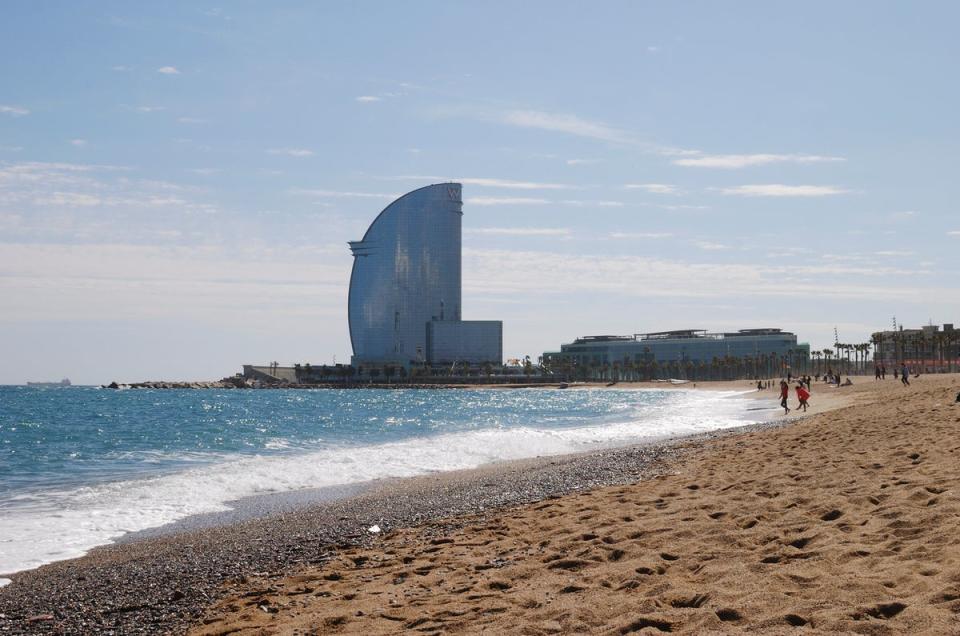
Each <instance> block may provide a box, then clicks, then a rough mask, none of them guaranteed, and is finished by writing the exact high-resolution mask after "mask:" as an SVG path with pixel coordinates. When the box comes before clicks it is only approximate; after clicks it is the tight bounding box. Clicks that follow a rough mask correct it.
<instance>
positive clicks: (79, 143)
mask: <svg viewBox="0 0 960 636" xmlns="http://www.w3.org/2000/svg"><path fill="white" fill-rule="evenodd" d="M70 144H71V145H73V146H78V147H83V146H86V145H87V140H86V139H71V140H70Z"/></svg>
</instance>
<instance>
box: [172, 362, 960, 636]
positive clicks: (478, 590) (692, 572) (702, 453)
mask: <svg viewBox="0 0 960 636" xmlns="http://www.w3.org/2000/svg"><path fill="white" fill-rule="evenodd" d="M855 382H857V384H856V385H855V386H854V387H846V388H844V389H839V390H838V389H824V388H822V385H817V386H815V387H814V395H813V399H812V400H811V402H812V403H813V404H817V403H818V399H821V400H822V399H823V398H820V397H819V396H820V395H821V394H823V395H824V396H826V395H836V394H831V393H825V392H826V391H834V392H837V391H839V392H843V393H844V394H845V395H844V400H843V401H845V402H846V403H847V404H848V406H845V407H842V408H839V409H837V410H833V411H829V412H823V413H820V414H817V415H811V416H810V417H808V418H805V419H802V420H800V421H797V422H795V423H793V424H790V425H789V426H786V427H775V428H765V429H760V430H754V431H752V432H747V433H744V434H739V435H726V436H719V437H717V438H715V439H710V440H708V441H706V442H702V441H698V442H693V441H691V442H686V443H685V444H686V445H687V446H689V448H688V449H687V450H688V451H689V452H681V453H679V454H678V456H677V458H676V459H674V460H672V461H671V463H670V464H669V472H668V474H663V475H660V476H659V477H655V478H650V479H644V480H641V481H639V482H637V483H633V484H626V485H616V486H609V487H604V488H598V489H595V490H592V491H590V492H584V493H579V494H569V495H564V496H560V497H554V498H548V499H545V500H543V501H539V502H535V503H531V504H526V505H522V506H516V507H512V508H508V509H505V510H499V511H494V512H489V513H482V514H474V515H469V516H465V517H460V518H458V519H457V520H456V522H455V523H452V522H450V521H443V520H440V521H432V522H428V523H425V524H423V525H420V526H418V527H412V528H406V529H398V530H392V531H387V532H382V533H380V534H379V535H376V538H375V539H374V541H373V544H372V545H367V546H363V547H342V548H341V549H340V550H338V551H337V553H336V555H335V557H334V558H333V559H332V560H331V561H330V562H327V563H325V564H323V565H320V566H315V567H305V568H291V569H289V570H287V571H286V572H285V573H279V574H274V575H272V576H264V577H253V578H249V579H247V580H246V581H245V582H243V583H239V582H236V581H234V582H232V583H230V584H228V585H227V586H226V587H224V588H223V589H222V590H221V593H222V594H226V597H225V598H223V600H221V601H219V602H217V603H215V604H213V605H212V606H211V607H210V608H209V609H208V610H207V612H206V613H205V615H204V616H203V617H201V619H200V620H199V621H197V622H196V624H195V626H194V628H193V630H192V632H191V633H193V634H226V633H232V634H273V633H284V634H288V633H304V634H306V633H322V634H326V633H344V634H355V633H364V634H385V633H398V632H402V631H415V632H424V633H438V632H452V633H476V632H488V633H511V634H548V633H598V634H605V633H609V634H625V633H633V632H642V633H662V632H677V633H731V632H740V631H743V632H751V633H754V632H761V633H776V634H781V633H792V632H794V631H797V630H803V631H801V632H799V633H803V632H811V631H814V632H823V633H827V632H829V633H836V632H841V633H842V632H847V633H860V634H904V633H930V634H957V633H960V499H958V493H960V435H958V433H960V404H954V398H955V395H956V393H957V390H958V389H960V378H958V377H957V376H939V377H934V376H925V377H923V378H920V379H918V380H916V381H914V384H913V386H911V387H901V386H900V385H899V383H894V381H892V380H887V381H886V382H884V383H874V382H873V380H872V379H870V380H864V379H855ZM764 399H768V400H769V399H773V398H772V394H771V393H767V394H766V395H765V396H764ZM826 399H835V398H833V397H830V398H826ZM794 401H795V400H793V398H791V402H794Z"/></svg>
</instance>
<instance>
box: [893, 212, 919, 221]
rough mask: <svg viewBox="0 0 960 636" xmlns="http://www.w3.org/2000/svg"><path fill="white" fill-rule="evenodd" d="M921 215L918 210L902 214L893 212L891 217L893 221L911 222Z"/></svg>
mask: <svg viewBox="0 0 960 636" xmlns="http://www.w3.org/2000/svg"><path fill="white" fill-rule="evenodd" d="M919 214H920V213H919V212H917V211H916V210H903V211H900V212H891V213H890V215H889V217H890V220H891V221H909V220H910V219H913V218H916V217H917V216H918V215H919Z"/></svg>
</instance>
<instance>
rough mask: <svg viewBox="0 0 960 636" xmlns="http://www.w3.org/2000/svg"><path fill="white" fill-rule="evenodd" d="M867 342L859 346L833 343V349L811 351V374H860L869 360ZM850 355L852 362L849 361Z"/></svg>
mask: <svg viewBox="0 0 960 636" xmlns="http://www.w3.org/2000/svg"><path fill="white" fill-rule="evenodd" d="M870 346H871V343H869V342H861V343H859V344H844V343H842V342H837V343H834V345H833V349H821V350H820V351H811V352H810V357H811V358H813V372H814V373H816V374H822V373H826V372H827V371H830V370H834V371H839V372H840V373H846V374H848V375H849V374H851V373H855V374H861V373H865V372H866V369H867V361H868V360H869V359H870ZM851 355H852V356H853V360H851V359H850V358H851Z"/></svg>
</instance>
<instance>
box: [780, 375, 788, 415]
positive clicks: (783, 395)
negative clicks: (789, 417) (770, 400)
mask: <svg viewBox="0 0 960 636" xmlns="http://www.w3.org/2000/svg"><path fill="white" fill-rule="evenodd" d="M788 397H790V385H788V384H787V381H786V380H780V406H782V407H783V414H784V415H786V414H787V413H789V412H790V408H789V407H788V406H787V398H788Z"/></svg>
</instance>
